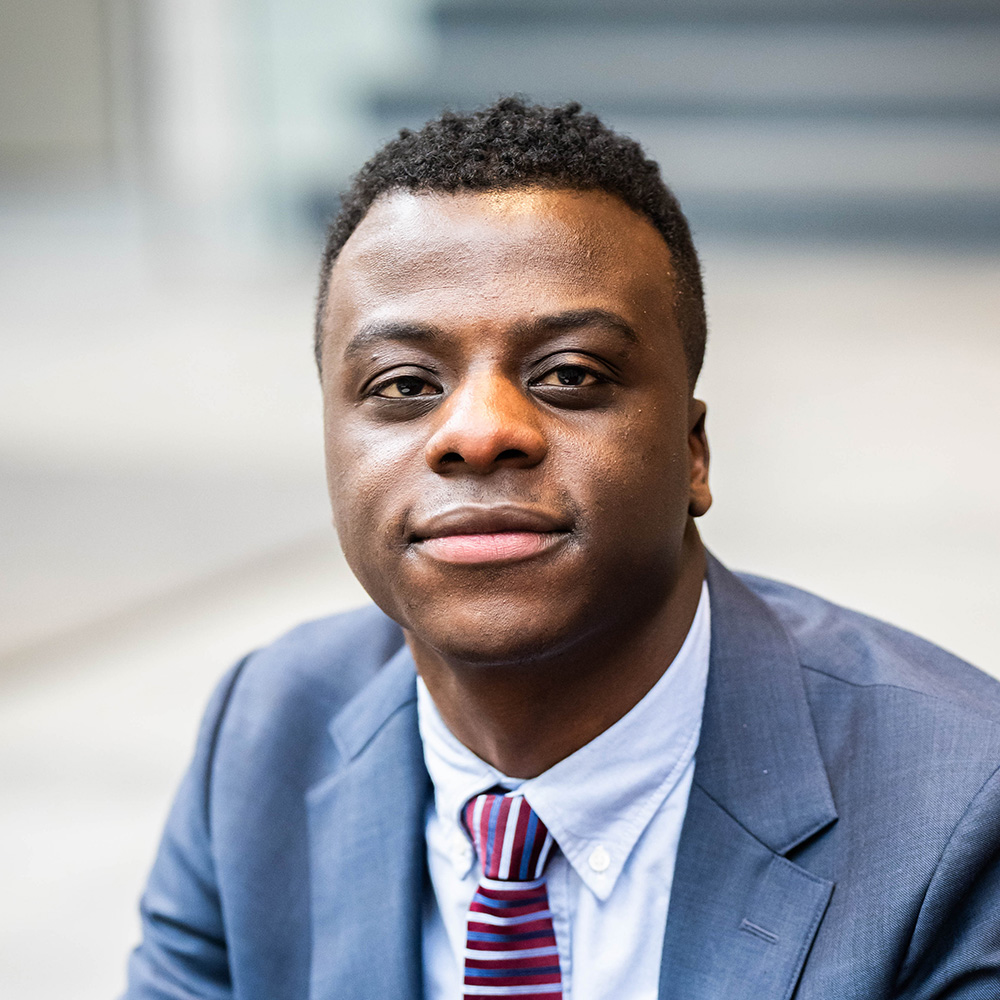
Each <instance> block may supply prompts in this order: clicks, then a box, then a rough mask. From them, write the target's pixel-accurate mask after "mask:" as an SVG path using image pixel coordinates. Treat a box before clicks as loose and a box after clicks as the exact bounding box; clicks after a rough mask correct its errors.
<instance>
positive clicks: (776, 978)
mask: <svg viewBox="0 0 1000 1000" xmlns="http://www.w3.org/2000/svg"><path fill="white" fill-rule="evenodd" d="M708 583H709V592H710V596H711V602H712V652H711V666H710V669H709V679H708V689H707V691H706V695H705V711H704V716H703V719H702V730H701V739H700V741H699V745H698V753H697V758H696V765H695V777H694V787H693V788H692V792H691V799H690V802H689V805H688V811H687V815H686V817H685V821H684V828H683V831H682V833H681V841H680V847H679V850H678V855H677V866H676V869H675V874H674V884H673V889H672V891H671V900H670V912H669V916H668V919H667V931H666V937H665V941H664V951H663V966H662V973H661V981H660V997H661V1000H675V998H677V1000H680V998H682V997H683V998H684V1000H710V998H711V1000H715V998H717V997H720V996H725V997H727V1000H742V998H746V1000H750V998H753V1000H786V998H788V997H790V996H791V995H792V993H793V991H794V989H795V986H796V984H797V982H798V979H799V976H800V974H801V971H802V966H803V963H804V962H805V958H806V955H807V954H808V952H809V948H810V946H811V944H812V940H813V937H814V936H815V933H816V930H817V928H818V927H819V923H820V921H821V920H822V917H823V914H824V912H825V910H826V906H827V904H828V902H829V899H830V894H831V892H832V890H833V884H832V883H830V882H828V881H826V880H824V879H821V878H818V877H817V876H815V875H812V874H810V873H809V872H807V871H805V870H804V869H802V868H800V867H799V866H797V865H795V864H793V863H792V862H791V861H789V860H788V859H787V858H786V857H785V855H787V854H788V853H789V852H790V851H792V850H793V849H794V848H795V847H797V846H798V845H799V844H801V843H803V842H804V841H805V840H807V839H809V838H810V837H812V836H813V835H815V834H817V833H819V832H820V831H821V830H823V829H824V828H825V827H827V826H829V825H830V824H831V823H832V822H833V821H834V820H835V819H836V811H835V809H834V805H833V799H832V796H831V794H830V787H829V782H828V780H827V776H826V770H825V768H824V766H823V762H822V759H821V758H820V755H819V747H818V744H817V742H816V734H815V731H814V729H813V725H812V720H811V718H810V714H809V707H808V704H807V702H806V696H805V689H804V687H803V684H802V678H801V667H800V666H799V663H798V659H797V657H796V655H795V651H794V649H793V648H792V646H791V644H790V641H789V639H788V637H787V635H786V633H785V631H784V629H783V628H782V626H781V624H780V623H779V622H778V621H777V619H776V618H775V617H774V615H773V613H772V612H771V611H770V609H769V608H768V607H767V606H766V605H765V604H764V603H763V602H762V601H761V600H760V599H759V598H758V597H756V595H754V594H753V593H752V592H751V591H750V590H749V589H748V588H747V587H745V586H744V585H743V584H742V583H741V582H740V581H739V580H737V579H736V578H735V577H734V576H733V575H732V574H730V573H729V572H728V571H727V570H726V569H724V568H723V567H722V566H721V565H720V564H719V563H718V562H716V561H715V560H714V559H710V561H709V572H708Z"/></svg>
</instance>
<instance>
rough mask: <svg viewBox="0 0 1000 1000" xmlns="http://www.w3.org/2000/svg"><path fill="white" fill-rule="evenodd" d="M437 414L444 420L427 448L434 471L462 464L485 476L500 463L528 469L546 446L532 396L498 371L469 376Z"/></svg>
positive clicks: (456, 468)
mask: <svg viewBox="0 0 1000 1000" xmlns="http://www.w3.org/2000/svg"><path fill="white" fill-rule="evenodd" d="M438 415H439V417H440V423H439V424H438V426H437V427H436V428H435V430H434V432H433V434H432V435H431V437H430V439H429V440H428V442H427V445H426V448H425V452H424V454H425V457H426V459H427V464H428V465H429V466H430V467H431V468H432V469H433V470H434V471H435V472H440V473H448V472H453V471H459V470H461V469H463V468H464V469H467V470H469V471H472V472H475V473H478V474H480V475H485V474H487V473H490V472H493V471H495V470H496V469H499V468H515V469H526V468H530V467H531V466H533V465H537V464H538V463H539V462H541V460H542V459H543V458H544V457H545V454H546V452H547V451H548V446H547V444H546V440H545V437H544V435H543V434H542V431H541V428H540V426H539V421H538V412H537V410H536V409H535V407H534V405H533V404H532V402H531V400H530V399H528V398H527V396H525V394H524V393H523V392H522V390H521V388H520V387H519V386H517V385H515V384H514V383H513V382H511V381H510V380H509V379H507V378H504V377H502V376H499V375H497V374H491V373H482V374H480V375H478V376H474V377H469V378H468V379H467V380H466V381H465V383H464V384H463V385H461V386H459V387H458V388H456V389H455V390H453V391H452V392H451V393H450V394H449V396H448V398H447V399H446V400H445V401H444V403H443V405H442V406H440V407H439V409H438Z"/></svg>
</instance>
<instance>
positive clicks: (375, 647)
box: [217, 606, 403, 749]
mask: <svg viewBox="0 0 1000 1000" xmlns="http://www.w3.org/2000/svg"><path fill="white" fill-rule="evenodd" d="M402 645H403V634H402V630H401V629H400V628H399V626H398V625H397V624H396V623H395V622H393V621H392V620H391V619H389V618H387V617H386V616H385V615H384V614H383V613H382V612H381V611H379V610H378V608H376V607H374V606H367V607H363V608H359V609H356V610H353V611H348V612H344V613H341V614H337V615H332V616H330V617H327V618H321V619H317V620H315V621H310V622H306V623H304V624H302V625H299V626H297V627H296V628H293V629H292V630H291V631H289V632H287V633H286V634H285V635H283V636H281V637H280V638H278V639H276V640H275V641H274V642H272V643H270V644H269V645H267V646H264V647H262V648H261V649H258V650H256V651H255V652H252V653H250V654H249V655H248V656H246V657H244V659H243V660H242V661H241V662H240V663H239V664H238V665H237V666H236V668H235V669H234V670H233V671H232V672H231V673H230V675H229V676H228V677H227V678H226V679H225V680H224V682H223V688H224V694H223V695H222V696H221V697H219V699H218V700H219V705H218V709H217V712H218V717H219V722H220V727H221V728H220V742H222V743H231V744H239V745H240V746H242V747H243V748H244V749H248V748H250V747H255V748H258V749H259V748H262V747H265V746H275V747H279V746H285V745H301V746H304V745H306V744H310V743H312V742H314V741H316V740H322V739H324V736H323V734H325V732H326V729H327V726H328V725H329V723H330V721H331V719H332V718H333V717H334V716H335V715H336V714H337V713H338V712H339V711H340V710H341V709H342V708H343V707H344V706H345V705H347V703H348V702H350V701H351V699H352V698H354V696H355V695H356V694H357V693H358V692H359V691H360V690H361V689H362V688H364V687H365V686H366V685H367V684H368V683H369V682H370V681H371V680H372V679H373V678H374V677H375V676H376V675H377V674H378V673H379V671H380V670H381V668H382V667H383V666H384V665H385V664H386V663H387V661H389V660H390V659H391V658H392V657H393V656H394V655H395V654H396V653H397V652H398V651H399V649H400V648H401V647H402Z"/></svg>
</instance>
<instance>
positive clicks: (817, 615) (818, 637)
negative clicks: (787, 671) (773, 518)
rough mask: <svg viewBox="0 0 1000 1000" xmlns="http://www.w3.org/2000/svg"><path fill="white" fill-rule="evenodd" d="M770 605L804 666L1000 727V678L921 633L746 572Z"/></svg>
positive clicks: (744, 578)
mask: <svg viewBox="0 0 1000 1000" xmlns="http://www.w3.org/2000/svg"><path fill="white" fill-rule="evenodd" d="M739 577H740V579H741V580H742V581H743V583H744V584H746V586H748V587H749V588H750V590H752V591H753V592H754V593H755V594H756V595H757V596H758V597H759V598H760V599H761V600H762V601H764V603H765V604H766V605H767V606H768V607H769V608H770V610H771V611H772V613H773V614H774V615H775V616H776V617H777V618H778V620H779V621H780V622H781V624H782V626H783V627H784V629H785V631H786V632H787V633H788V635H789V637H790V639H791V641H792V643H793V644H794V646H795V647H796V651H797V653H798V656H799V661H800V663H801V664H802V666H803V667H804V668H805V669H807V670H811V671H815V672H817V673H820V674H825V675H826V676H828V677H830V678H832V679H835V680H839V681H841V682H843V683H846V684H850V685H855V686H858V687H874V686H884V687H890V688H897V689H901V690H904V691H909V692H911V693H913V694H915V695H923V696H926V697H928V698H932V699H938V700H941V701H943V702H947V703H949V704H951V705H953V706H955V707H956V708H959V709H961V710H964V711H967V712H970V713H973V714H974V715H978V716H980V717H983V718H985V719H988V720H989V721H991V722H993V723H996V724H998V725H1000V682H998V681H997V680H995V679H994V678H992V677H990V676H989V675H988V674H986V673H984V672H983V671H982V670H979V669H977V668H976V667H974V666H972V665H971V664H969V663H966V662H965V661H964V660H962V659H959V657H957V656H954V655H952V654H951V653H949V652H947V651H946V650H944V649H941V648H940V647H939V646H935V645H934V644H933V643H931V642H928V641H927V640H926V639H921V638H920V637H919V636H916V635H913V634H912V633H910V632H906V631H904V630H903V629H900V628H896V627H895V626H893V625H889V624H887V623H886V622H883V621H879V620H878V619H876V618H871V617H869V616H868V615H863V614H860V613H859V612H857V611H851V610H849V609H847V608H844V607H841V606H839V605H837V604H834V603H832V602H830V601H827V600H824V599H823V598H822V597H818V596H817V595H815V594H811V593H809V592H808V591H805V590H800V589H798V588H797V587H792V586H789V585H788V584H785V583H779V582H777V581H775V580H768V579H765V578H764V577H759V576H753V575H749V574H742V573H741V574H739Z"/></svg>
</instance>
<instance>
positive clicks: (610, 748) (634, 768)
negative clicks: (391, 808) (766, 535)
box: [417, 585, 711, 1000]
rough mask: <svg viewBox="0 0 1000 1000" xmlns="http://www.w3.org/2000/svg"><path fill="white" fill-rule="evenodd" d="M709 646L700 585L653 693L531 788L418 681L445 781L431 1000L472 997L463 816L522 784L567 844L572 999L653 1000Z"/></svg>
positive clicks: (431, 934)
mask: <svg viewBox="0 0 1000 1000" xmlns="http://www.w3.org/2000/svg"><path fill="white" fill-rule="evenodd" d="M710 646H711V611H710V608H709V599H708V587H707V586H706V585H703V586H702V592H701V599H700V601H699V603H698V609H697V612H696V613H695V617H694V620H693V622H692V624H691V628H690V630H689V631H688V635H687V637H686V639H685V640H684V644H683V645H682V647H681V649H680V652H679V653H678V654H677V656H676V657H675V659H674V660H673V662H672V663H671V664H670V666H669V669H667V670H665V671H664V673H663V675H662V676H661V677H660V679H659V680H658V681H657V682H656V684H654V685H653V687H652V688H651V689H650V691H649V692H648V693H647V694H646V696H645V697H644V698H643V699H642V700H641V701H640V702H639V703H638V704H637V705H636V706H635V707H634V708H632V710H631V711H629V712H628V713H627V714H626V715H625V716H623V717H622V718H621V719H619V720H618V722H616V723H615V724H614V725H613V726H611V727H610V728H609V729H606V730H605V731H604V732H603V733H601V734H600V735H599V736H598V737H596V738H595V739H593V740H591V742H590V743H588V744H587V745H586V746H584V747H581V748H580V749H579V750H577V751H576V753H574V754H571V755H570V756H569V757H566V758H565V759H564V760H561V761H559V763H557V764H555V765H553V766H552V767H551V768H549V769H548V770H547V771H544V772H543V773H542V774H540V775H538V776H537V777H535V778H531V779H528V780H525V781H521V780H518V779H512V778H508V777H507V776H505V775H503V774H501V773H500V772H499V771H497V770H496V769H495V768H493V767H491V766H490V765H489V764H487V763H486V762H485V761H483V760H480V758H479V757H477V756H476V755H475V754H474V753H472V751H471V750H469V749H468V748H467V747H465V746H464V745H463V744H461V743H460V742H459V741H458V740H457V739H456V738H455V736H454V735H453V734H452V733H451V731H450V730H449V729H448V727H447V726H446V725H445V723H444V720H443V719H442V718H441V715H440V713H439V712H438V710H437V708H436V706H435V705H434V702H433V700H432V698H431V696H430V693H429V692H428V690H427V688H426V686H425V685H424V683H423V682H422V681H421V680H419V679H418V682H417V711H418V719H419V726H420V737H421V740H422V741H423V749H424V760H425V763H426V765H427V770H428V772H429V774H430V776H431V780H432V782H433V785H434V797H433V800H432V802H431V803H430V805H429V807H428V811H427V825H426V835H427V861H428V866H429V869H430V878H431V885H432V887H433V894H432V895H431V896H430V897H429V898H428V899H427V900H426V905H425V909H424V920H423V954H424V991H425V992H424V995H425V997H426V998H427V1000H457V998H458V997H461V996H462V966H463V956H464V951H465V943H466V942H465V931H466V914H467V912H468V908H469V903H470V902H471V899H472V896H473V894H474V892H475V890H476V886H477V884H478V881H479V864H478V862H477V861H476V859H475V857H474V853H473V850H472V845H471V841H470V839H469V837H468V834H467V833H466V831H465V830H464V828H463V827H462V825H461V820H460V813H461V810H462V807H463V806H464V805H465V803H466V801H468V799H469V798H471V797H472V796H473V795H478V794H479V793H480V792H483V791H486V790H487V789H489V788H492V787H494V786H496V785H501V786H503V787H505V788H508V789H513V788H517V789H518V791H519V792H521V793H522V794H523V795H524V796H525V798H526V799H527V800H528V802H529V803H530V804H531V806H532V808H533V809H534V810H535V811H536V812H537V813H538V815H539V816H540V817H541V819H542V821H543V822H544V823H545V825H546V826H547V827H548V828H549V830H550V831H551V833H552V836H553V837H554V838H555V841H556V843H557V844H558V847H559V850H558V851H556V852H555V853H554V856H553V858H552V860H551V861H550V862H549V865H548V868H547V869H546V875H547V879H548V891H549V903H550V907H551V909H552V912H553V925H554V927H555V932H556V941H557V944H558V946H559V959H560V968H561V971H562V978H563V996H564V997H565V998H566V1000H570V998H571V1000H607V998H608V997H615V1000H655V998H656V996H657V992H658V984H659V975H660V959H661V953H662V949H663V935H664V930H665V927H666V920H667V908H668V906H669V903H670V889H671V885H672V883H673V874H674V864H675V861H676V857H677V845H678V842H679V840H680V833H681V826H682V824H683V822H684V815H685V812H686V810H687V803H688V796H689V794H690V791H691V782H692V778H693V776H694V754H695V749H696V748H697V745H698V735H699V732H700V729H701V716H702V708H703V706H704V701H705V686H706V683H707V680H708V662H709V651H710Z"/></svg>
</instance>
